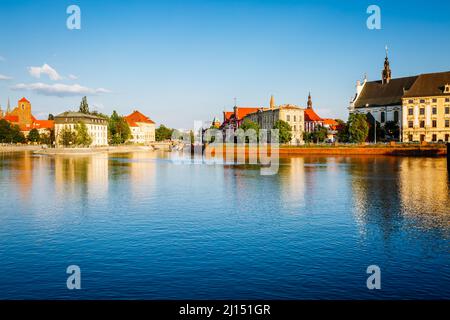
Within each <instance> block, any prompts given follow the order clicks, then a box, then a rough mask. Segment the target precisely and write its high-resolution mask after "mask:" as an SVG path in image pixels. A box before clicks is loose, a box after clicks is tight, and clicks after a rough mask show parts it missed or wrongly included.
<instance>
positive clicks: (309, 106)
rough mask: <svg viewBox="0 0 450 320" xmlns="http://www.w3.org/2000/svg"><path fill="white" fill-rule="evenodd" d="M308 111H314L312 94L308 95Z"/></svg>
mask: <svg viewBox="0 0 450 320" xmlns="http://www.w3.org/2000/svg"><path fill="white" fill-rule="evenodd" d="M307 105H308V109H312V107H313V103H312V99H311V92H310V93H309V94H308V104H307Z"/></svg>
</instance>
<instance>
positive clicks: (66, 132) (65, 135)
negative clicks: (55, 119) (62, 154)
mask: <svg viewBox="0 0 450 320" xmlns="http://www.w3.org/2000/svg"><path fill="white" fill-rule="evenodd" d="M59 136H60V137H59V143H61V144H62V145H63V146H65V147H68V146H71V145H75V144H76V140H77V134H76V133H75V132H73V131H72V130H71V129H69V128H63V129H62V130H61V132H60V133H59Z"/></svg>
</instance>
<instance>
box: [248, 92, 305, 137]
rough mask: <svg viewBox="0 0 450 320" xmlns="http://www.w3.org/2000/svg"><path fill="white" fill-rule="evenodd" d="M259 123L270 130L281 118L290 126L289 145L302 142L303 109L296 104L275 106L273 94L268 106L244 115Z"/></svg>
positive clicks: (303, 127)
mask: <svg viewBox="0 0 450 320" xmlns="http://www.w3.org/2000/svg"><path fill="white" fill-rule="evenodd" d="M245 119H249V120H251V121H253V122H255V123H257V124H258V125H259V127H260V128H261V129H265V130H267V131H268V132H270V130H271V129H273V127H274V125H275V123H276V122H277V121H278V120H283V121H285V122H287V123H289V125H290V126H291V130H292V140H291V142H290V144H291V145H299V144H303V142H304V141H303V132H304V131H305V122H304V120H305V114H304V109H303V108H300V107H298V106H296V105H292V104H285V105H280V106H275V101H274V99H273V96H272V97H271V99H270V107H269V108H260V109H259V110H258V111H256V112H253V113H250V114H248V115H246V116H245V117H244V120H245Z"/></svg>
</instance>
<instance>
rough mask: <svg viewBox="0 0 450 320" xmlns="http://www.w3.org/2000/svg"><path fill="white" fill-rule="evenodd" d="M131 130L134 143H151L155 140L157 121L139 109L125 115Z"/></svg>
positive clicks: (131, 140)
mask: <svg viewBox="0 0 450 320" xmlns="http://www.w3.org/2000/svg"><path fill="white" fill-rule="evenodd" d="M125 120H126V121H127V123H128V125H129V127H130V130H131V136H132V137H131V139H130V142H132V143H139V144H149V143H152V142H155V140H156V139H155V122H153V121H152V120H151V119H150V118H148V117H147V116H145V115H143V114H142V113H140V112H139V111H136V110H135V111H133V113H132V114H130V115H128V116H126V117H125Z"/></svg>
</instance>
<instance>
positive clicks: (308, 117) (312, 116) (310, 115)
mask: <svg viewBox="0 0 450 320" xmlns="http://www.w3.org/2000/svg"><path fill="white" fill-rule="evenodd" d="M305 121H322V119H321V118H320V117H319V116H318V115H317V113H315V112H314V110H313V109H305Z"/></svg>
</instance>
